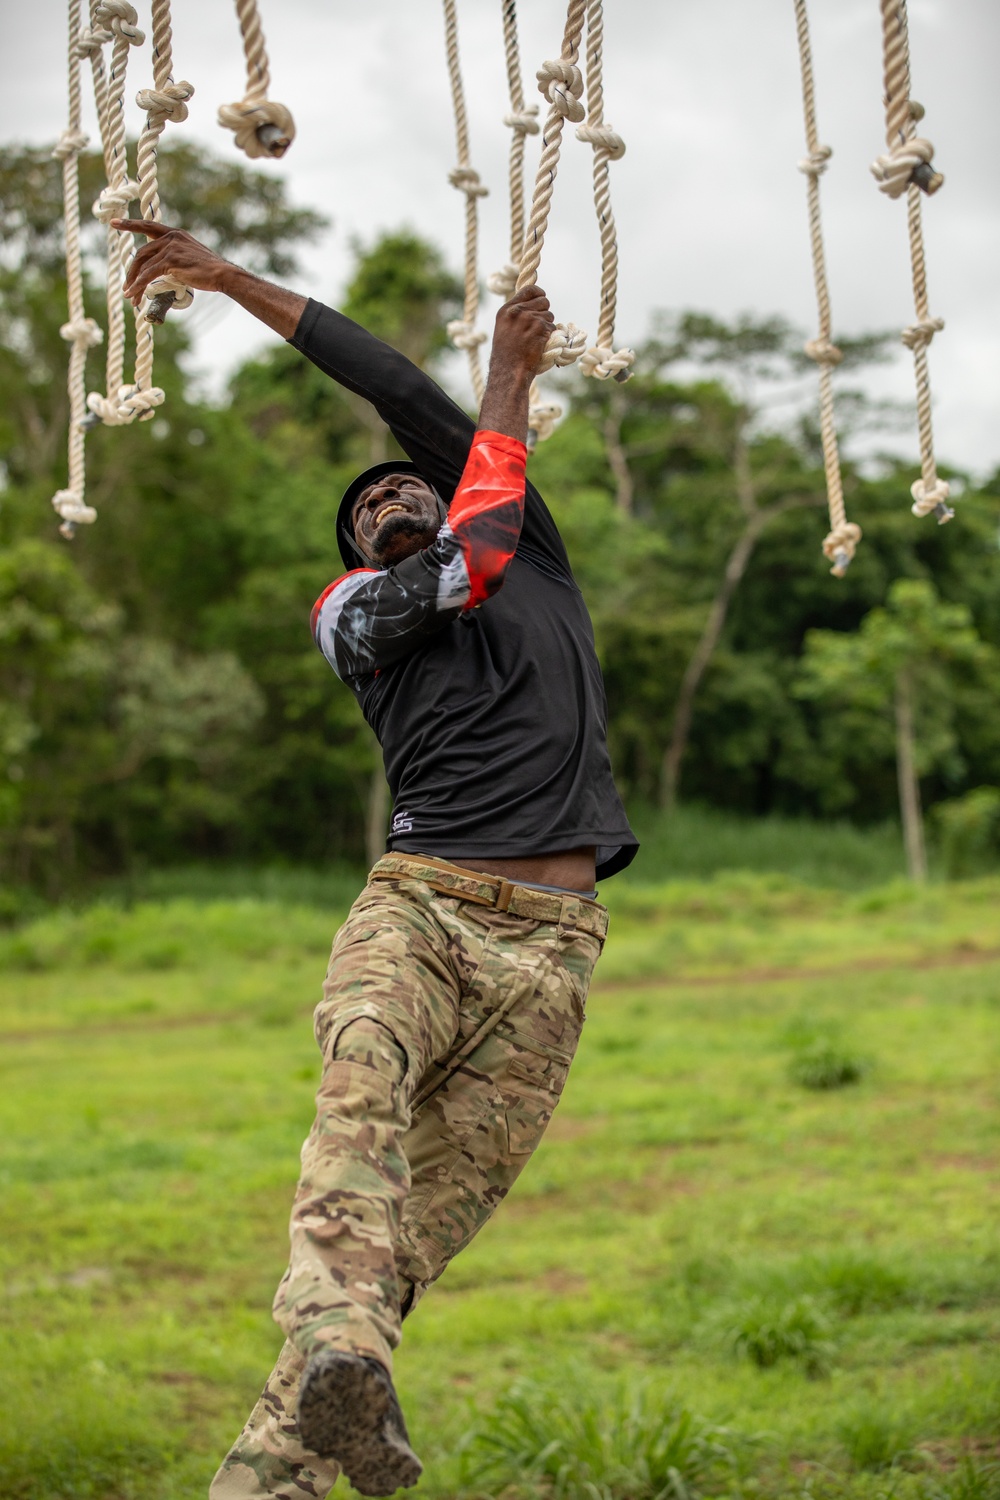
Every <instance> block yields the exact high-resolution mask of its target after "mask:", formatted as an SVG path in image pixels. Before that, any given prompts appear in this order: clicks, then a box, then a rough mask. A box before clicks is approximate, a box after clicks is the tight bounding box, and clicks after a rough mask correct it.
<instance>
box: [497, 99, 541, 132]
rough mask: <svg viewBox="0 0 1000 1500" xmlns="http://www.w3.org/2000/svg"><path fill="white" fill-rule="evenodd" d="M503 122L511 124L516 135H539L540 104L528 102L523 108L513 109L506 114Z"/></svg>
mask: <svg viewBox="0 0 1000 1500" xmlns="http://www.w3.org/2000/svg"><path fill="white" fill-rule="evenodd" d="M503 123H504V124H505V125H509V126H510V128H511V130H513V132H514V134H515V135H537V134H538V132H539V130H540V129H541V126H540V125H539V123H538V105H537V104H526V105H525V106H524V108H523V109H512V110H511V112H510V114H509V115H504V117H503Z"/></svg>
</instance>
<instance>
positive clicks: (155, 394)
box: [118, 385, 167, 423]
mask: <svg viewBox="0 0 1000 1500" xmlns="http://www.w3.org/2000/svg"><path fill="white" fill-rule="evenodd" d="M166 399H167V397H166V392H165V391H161V390H160V387H159V386H158V385H153V386H150V387H149V389H148V390H145V391H139V390H136V388H135V386H134V385H123V386H119V388H118V420H119V423H128V422H134V421H135V419H136V417H138V418H139V421H140V422H148V421H149V419H150V417H151V416H152V415H153V412H154V411H155V410H156V408H157V407H158V406H162V405H163V403H164V401H165V400H166Z"/></svg>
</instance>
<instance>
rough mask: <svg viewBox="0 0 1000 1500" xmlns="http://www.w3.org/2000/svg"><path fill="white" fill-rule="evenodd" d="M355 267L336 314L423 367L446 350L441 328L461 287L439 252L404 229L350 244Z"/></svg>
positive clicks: (454, 310) (452, 314)
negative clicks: (359, 326)
mask: <svg viewBox="0 0 1000 1500" xmlns="http://www.w3.org/2000/svg"><path fill="white" fill-rule="evenodd" d="M352 249H353V251H354V257H355V262H356V269H355V272H354V275H353V277H352V278H351V280H350V281H349V282H348V285H347V291H346V295H345V297H344V300H343V303H342V305H341V311H342V312H344V313H346V314H347V316H348V317H349V318H353V319H354V321H355V322H356V323H360V324H361V325H362V327H364V328H367V329H368V330H369V332H371V333H374V334H375V336H376V338H380V339H384V340H385V342H386V343H387V344H392V345H393V347H394V348H396V349H400V350H401V351H402V352H403V353H404V354H405V355H406V356H407V357H408V358H409V359H412V360H413V362H414V363H415V364H418V365H421V366H424V365H427V364H429V363H430V362H431V360H432V359H433V358H434V356H435V355H436V354H441V353H443V352H444V350H445V349H447V348H448V347H449V344H448V335H447V334H446V332H445V328H444V325H445V323H446V322H447V320H448V319H449V318H452V317H455V316H457V314H458V312H459V311H460V308H461V300H462V284H461V282H460V281H459V280H458V278H457V277H456V276H454V275H453V274H452V273H451V272H450V271H448V270H447V269H446V267H445V264H444V261H443V260H442V258H441V254H440V251H438V250H437V249H435V248H434V246H433V245H428V244H427V242H426V241H425V240H421V239H420V238H419V237H418V236H417V235H415V234H412V233H411V232H410V231H408V230H397V231H396V232H395V233H389V234H383V235H381V236H380V237H379V239H377V240H376V241H375V242H374V243H373V244H372V245H369V246H367V247H366V246H365V245H363V244H362V243H361V241H360V240H355V241H354V242H353V245H352Z"/></svg>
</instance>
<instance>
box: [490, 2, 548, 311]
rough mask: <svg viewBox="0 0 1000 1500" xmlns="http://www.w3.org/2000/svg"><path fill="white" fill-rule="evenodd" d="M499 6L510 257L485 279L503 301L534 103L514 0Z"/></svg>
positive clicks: (519, 225)
mask: <svg viewBox="0 0 1000 1500" xmlns="http://www.w3.org/2000/svg"><path fill="white" fill-rule="evenodd" d="M501 8H502V10H503V39H504V53H505V56H506V60H507V88H508V91H509V93H510V113H509V114H507V115H504V117H503V123H504V124H505V125H509V126H510V129H511V138H510V171H509V182H510V260H509V261H508V262H507V264H506V265H505V266H501V268H500V270H499V271H494V272H493V273H492V275H490V276H488V277H487V279H486V285H487V286H488V287H489V289H490V291H491V292H496V294H497V296H499V297H503V298H504V300H505V301H506V300H507V299H508V298H509V297H512V296H513V295H514V291H515V289H516V287H517V267H518V262H519V261H520V258H521V252H522V251H523V249H524V138H525V136H527V135H537V134H538V132H539V129H540V128H541V127H540V126H539V123H538V105H537V104H525V102H524V85H523V83H522V80H521V56H520V50H519V48H518V45H517V4H516V0H501Z"/></svg>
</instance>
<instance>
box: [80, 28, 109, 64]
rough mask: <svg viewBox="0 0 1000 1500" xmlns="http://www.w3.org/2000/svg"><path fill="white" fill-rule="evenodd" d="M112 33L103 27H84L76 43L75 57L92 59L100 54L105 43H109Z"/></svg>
mask: <svg viewBox="0 0 1000 1500" xmlns="http://www.w3.org/2000/svg"><path fill="white" fill-rule="evenodd" d="M111 37H112V33H111V32H110V31H108V30H107V28H106V27H104V26H84V27H82V28H81V30H80V35H79V36H78V37H77V42H76V55H77V57H80V58H84V57H93V56H95V54H96V53H98V52H100V50H101V48H102V47H103V46H104V44H105V42H110V41H111Z"/></svg>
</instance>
